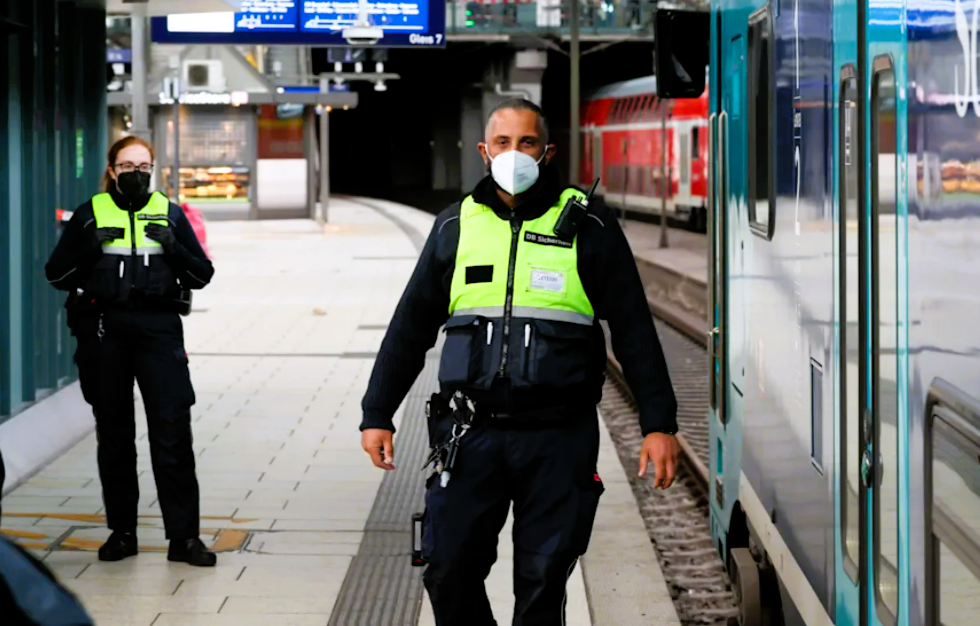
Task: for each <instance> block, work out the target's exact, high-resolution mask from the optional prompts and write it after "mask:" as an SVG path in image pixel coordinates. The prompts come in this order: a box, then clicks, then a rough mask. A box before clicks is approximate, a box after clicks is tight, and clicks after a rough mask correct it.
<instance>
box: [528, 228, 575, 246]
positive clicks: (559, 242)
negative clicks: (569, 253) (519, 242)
mask: <svg viewBox="0 0 980 626" xmlns="http://www.w3.org/2000/svg"><path fill="white" fill-rule="evenodd" d="M524 241H529V242H531V243H538V244H541V245H542V246H558V247H559V248H571V247H572V242H571V241H565V240H564V239H559V238H558V237H555V236H553V235H541V234H538V233H532V232H531V231H527V232H526V233H524Z"/></svg>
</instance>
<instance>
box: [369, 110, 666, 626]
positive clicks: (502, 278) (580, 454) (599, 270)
mask: <svg viewBox="0 0 980 626" xmlns="http://www.w3.org/2000/svg"><path fill="white" fill-rule="evenodd" d="M485 139H486V141H485V143H480V144H479V150H480V154H481V156H482V157H483V159H484V162H485V163H486V164H487V166H488V168H489V171H490V176H487V177H486V178H484V179H483V180H482V181H480V183H479V184H478V185H477V186H476V188H475V189H474V190H473V193H472V194H470V195H469V196H467V197H466V198H464V199H463V200H462V201H461V202H459V203H456V204H454V205H452V206H451V207H449V208H448V209H446V210H445V211H443V212H442V213H441V214H439V216H438V217H437V218H436V221H435V224H434V225H433V228H432V231H431V233H430V234H429V237H428V241H427V242H426V244H425V248H424V249H423V251H422V254H421V256H420V258H419V261H418V265H417V266H416V268H415V272H414V274H413V275H412V278H411V280H410V282H409V284H408V287H407V288H406V290H405V293H404V294H403V296H402V298H401V301H400V302H399V304H398V307H397V308H396V310H395V314H394V317H393V319H392V321H391V324H390V325H389V327H388V332H387V334H386V336H385V338H384V341H383V342H382V345H381V350H380V352H379V354H378V358H377V361H376V363H375V366H374V371H373V373H372V376H371V380H370V383H369V386H368V390H367V393H366V395H365V397H364V400H363V403H362V407H363V410H364V418H363V421H362V423H361V431H362V444H363V447H364V450H365V451H366V452H367V453H368V454H369V455H370V456H371V458H372V460H373V462H374V464H375V465H376V466H377V467H379V468H383V469H385V470H393V469H394V465H393V459H394V448H393V446H392V434H393V433H394V430H395V428H394V425H393V424H392V416H393V415H394V413H395V411H396V410H397V409H398V407H399V405H400V404H401V402H402V400H403V399H404V398H405V396H406V394H407V393H408V391H409V389H410V388H411V386H412V385H413V383H414V381H415V379H416V377H417V376H418V374H419V372H420V371H421V370H422V368H423V366H424V363H425V355H426V352H427V351H428V350H429V349H430V348H431V347H432V346H433V345H434V344H435V340H436V337H437V335H438V332H439V328H440V327H442V326H443V325H445V333H446V339H445V345H444V347H443V351H442V357H441V362H440V366H439V382H440V388H441V395H437V396H434V397H433V402H432V406H433V408H435V407H437V405H439V404H440V402H439V398H440V397H442V398H444V399H448V398H450V397H452V396H453V394H455V393H462V394H464V396H465V398H466V399H467V400H468V402H466V403H465V405H466V406H472V407H475V416H474V417H473V418H472V422H471V423H466V424H463V423H457V424H456V426H455V429H454V428H453V427H454V420H458V419H459V415H462V414H464V413H463V412H457V414H456V416H455V417H453V418H448V417H445V416H443V417H440V412H439V411H437V410H433V411H432V413H433V415H432V416H430V424H429V433H430V441H431V443H432V445H433V446H436V447H438V446H440V445H441V444H445V443H446V441H447V440H450V439H451V440H453V441H454V443H453V445H452V446H449V447H450V448H452V451H451V452H450V453H448V454H444V455H442V458H443V461H442V462H441V464H442V466H443V467H442V469H443V470H450V469H451V472H448V471H444V472H443V473H442V475H441V476H440V474H439V472H438V471H437V472H436V473H435V474H433V475H432V476H430V477H429V480H428V481H427V483H426V498H425V500H426V514H425V521H424V523H423V526H424V530H423V539H422V545H423V557H424V558H425V559H426V561H427V562H428V568H427V570H426V572H425V574H424V580H425V586H426V588H427V590H428V592H429V597H430V599H431V601H432V607H433V610H434V612H435V616H436V623H437V624H438V625H439V626H464V625H465V626H491V625H495V624H496V622H495V621H494V619H493V615H492V613H491V610H490V603H489V601H488V599H487V595H486V590H485V587H484V581H485V579H486V577H487V575H488V574H489V572H490V568H491V566H492V565H493V563H494V561H495V560H496V556H497V555H496V544H497V536H498V534H499V533H500V529H501V528H502V527H503V525H504V523H505V521H506V519H507V514H508V511H509V509H510V504H511V502H513V503H514V528H513V535H514V594H515V607H514V624H515V625H518V624H519V625H521V626H559V625H561V624H564V600H565V584H566V581H567V579H568V577H569V575H570V574H571V571H572V568H573V567H574V566H575V563H576V562H577V560H578V558H579V557H580V556H581V555H582V554H584V553H585V551H586V548H587V547H588V543H589V537H590V535H591V532H592V525H593V522H594V519H595V512H596V507H597V506H598V502H599V496H600V495H601V493H602V491H603V485H602V481H601V480H600V477H599V475H598V473H597V472H596V461H597V457H598V451H599V431H598V429H599V424H598V418H597V412H596V405H597V404H598V402H599V400H600V398H601V395H602V384H603V378H604V371H605V363H606V359H605V339H604V335H603V330H602V327H601V326H600V325H599V320H600V319H605V320H607V321H608V324H609V329H610V332H611V335H612V345H613V350H614V352H615V354H616V357H617V359H618V360H619V362H620V363H621V364H622V366H623V370H624V373H625V375H626V379H627V382H628V383H629V385H630V388H631V389H632V390H633V392H634V394H635V396H636V399H637V402H638V404H639V412H640V425H641V427H642V432H643V435H644V437H645V438H644V441H643V448H642V450H641V451H640V475H641V476H642V475H645V473H646V468H647V465H648V463H649V462H652V463H653V466H654V468H655V470H656V476H655V486H657V487H661V488H664V489H666V488H667V487H669V486H670V484H671V483H672V482H673V480H674V475H675V472H676V466H677V457H678V453H679V445H678V443H677V441H676V439H675V438H674V434H675V432H676V430H677V426H676V412H677V402H676V399H675V397H674V392H673V388H672V386H671V382H670V377H669V374H668V372H667V365H666V362H665V360H664V356H663V351H662V350H661V347H660V343H659V340H658V338H657V333H656V330H655V328H654V325H653V320H652V318H651V316H650V310H649V308H648V305H647V302H646V295H645V293H644V290H643V286H642V284H641V283H640V277H639V274H638V272H637V269H636V264H635V261H634V260H633V256H632V253H631V251H630V249H629V244H628V243H627V241H626V238H625V236H624V235H623V232H622V230H621V229H620V227H619V224H618V222H617V221H616V217H615V216H614V215H613V213H612V212H611V211H610V210H609V209H608V208H606V207H605V206H603V205H602V204H601V203H599V202H596V201H592V202H589V203H588V206H587V209H588V212H587V213H586V214H585V216H584V217H583V218H582V219H581V223H580V225H579V227H578V231H577V233H575V234H573V235H572V236H571V237H569V236H567V235H566V236H565V237H560V236H558V235H556V234H555V226H556V222H558V220H559V217H560V215H561V214H562V211H563V209H564V208H565V206H566V203H567V202H568V200H569V199H571V198H579V199H581V198H584V197H585V194H584V193H582V192H581V191H579V190H577V189H574V188H563V186H562V185H561V184H560V182H559V178H558V172H557V171H556V169H555V167H554V166H552V165H550V161H551V159H552V158H553V157H554V154H555V148H554V146H552V145H550V144H549V143H548V129H547V122H546V120H545V118H544V116H543V114H542V112H541V110H540V108H538V107H537V106H536V105H535V104H533V103H531V102H528V101H526V100H507V101H505V102H503V103H501V104H500V105H498V106H497V107H496V108H495V109H494V111H493V112H492V113H491V115H490V118H489V120H488V122H487V127H486V137H485ZM463 426H467V427H468V428H466V429H464V428H463ZM451 433H455V435H456V436H455V437H454V436H453V435H452V434H451ZM457 437H458V438H457ZM448 457H453V458H454V462H453V461H450V460H449V459H448ZM414 463H415V462H414V461H412V465H414ZM450 466H451V467H450ZM437 478H441V480H437ZM447 478H448V479H450V480H448V482H447V480H446V479H447Z"/></svg>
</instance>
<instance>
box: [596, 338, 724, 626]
mask: <svg viewBox="0 0 980 626" xmlns="http://www.w3.org/2000/svg"><path fill="white" fill-rule="evenodd" d="M657 331H658V335H659V336H660V341H661V343H662V344H663V348H664V354H665V355H666V358H667V366H668V368H669V370H670V375H671V381H672V382H673V385H674V391H675V394H676V395H677V401H678V426H679V427H680V430H681V432H682V433H684V434H685V436H686V438H687V441H688V443H689V444H690V445H691V447H692V448H693V449H694V451H695V453H696V454H697V455H698V456H699V457H702V461H703V463H704V464H705V466H707V465H708V458H707V457H708V424H707V393H708V391H707V376H706V372H707V355H706V354H705V351H704V349H703V348H701V347H700V346H698V345H696V344H695V343H694V342H692V341H691V340H690V339H688V338H687V337H685V336H684V335H682V334H681V333H679V332H678V331H677V330H675V329H674V328H672V327H670V326H668V325H666V324H663V323H661V322H660V321H659V320H657ZM599 407H600V409H601V411H602V416H603V419H604V420H605V422H606V426H607V427H608V428H609V433H610V436H611V438H612V440H613V442H614V443H615V444H616V449H617V452H618V454H619V460H620V462H621V463H622V464H623V468H624V469H625V470H626V474H627V476H629V480H630V486H631V487H632V488H633V495H634V496H635V497H636V501H637V504H638V505H639V508H640V514H641V515H642V517H643V521H644V523H645V525H646V528H647V532H648V533H649V536H650V540H651V542H652V543H653V545H654V548H655V549H656V551H657V555H658V557H659V560H660V566H661V568H662V569H663V572H664V576H665V578H666V580H667V584H668V585H669V587H670V593H671V597H672V598H673V600H674V606H675V607H676V609H677V614H678V616H679V617H680V620H681V623H682V624H684V625H685V626H694V625H697V626H704V625H709V626H714V625H724V624H726V623H727V621H728V618H729V617H731V616H735V615H736V614H737V612H738V608H737V604H736V601H735V596H734V594H733V593H732V590H731V584H730V583H729V580H728V575H727V573H726V572H725V570H724V567H723V566H722V561H721V558H720V557H719V556H718V552H717V550H716V549H715V547H713V546H712V543H711V528H710V526H709V521H708V517H709V506H708V491H707V488H706V486H705V484H704V483H703V482H702V478H701V477H700V476H699V475H698V474H697V473H696V471H695V470H693V469H692V467H691V466H690V465H689V464H688V463H687V462H682V463H681V464H680V467H679V471H678V476H677V478H676V480H675V482H674V485H673V486H672V487H671V488H670V489H668V490H666V491H661V490H654V489H653V487H652V478H639V477H638V476H637V475H636V469H637V464H638V453H639V450H640V446H641V444H642V441H643V437H642V435H641V433H640V425H639V421H638V417H637V413H636V409H635V407H634V406H632V405H631V403H630V400H629V397H628V395H627V394H626V393H624V390H623V389H621V388H620V386H619V383H618V382H616V381H615V379H614V377H609V378H608V379H607V381H606V384H605V387H604V388H603V399H602V402H601V403H600V404H599ZM650 476H651V477H652V473H651V474H650Z"/></svg>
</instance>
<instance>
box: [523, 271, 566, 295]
mask: <svg viewBox="0 0 980 626" xmlns="http://www.w3.org/2000/svg"><path fill="white" fill-rule="evenodd" d="M531 289H537V290H539V291H551V292H553V293H562V292H564V291H565V273H564V272H556V271H554V270H541V269H532V270H531Z"/></svg>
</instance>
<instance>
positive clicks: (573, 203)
mask: <svg viewBox="0 0 980 626" xmlns="http://www.w3.org/2000/svg"><path fill="white" fill-rule="evenodd" d="M598 186H599V179H598V177H597V178H596V179H595V181H594V182H593V183H592V189H589V195H587V196H585V198H584V199H583V200H579V199H578V198H575V197H572V198H569V199H568V202H566V203H565V207H564V208H563V209H562V210H561V215H559V216H558V221H557V222H556V223H555V230H554V232H555V234H556V235H558V237H559V238H560V239H564V240H565V241H571V240H572V239H574V238H575V235H576V234H577V233H578V229H579V227H580V226H581V225H582V220H583V219H585V214H586V213H588V212H589V203H590V202H592V194H594V193H595V188H596V187H598Z"/></svg>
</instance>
